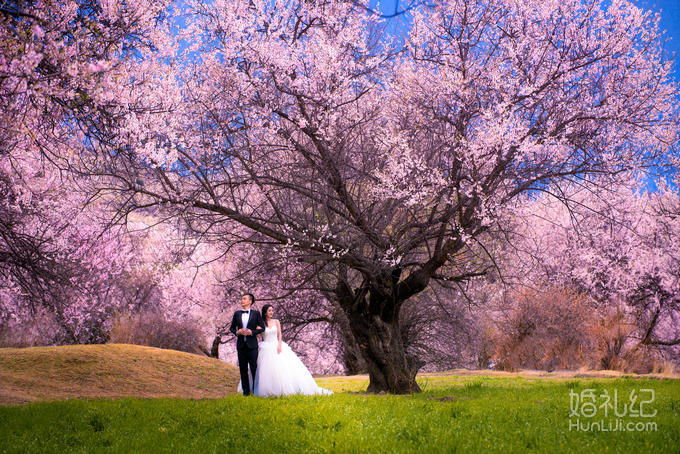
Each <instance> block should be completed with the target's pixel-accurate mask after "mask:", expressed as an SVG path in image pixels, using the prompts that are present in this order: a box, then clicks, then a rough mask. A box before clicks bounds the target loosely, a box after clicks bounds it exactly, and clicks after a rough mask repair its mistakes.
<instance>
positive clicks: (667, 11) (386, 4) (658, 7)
mask: <svg viewBox="0 0 680 454" xmlns="http://www.w3.org/2000/svg"><path fill="white" fill-rule="evenodd" d="M537 1H540V0H537ZM632 1H633V3H635V4H637V5H638V6H640V7H642V8H645V9H648V10H652V11H654V12H661V24H660V26H661V29H662V30H666V36H668V37H669V38H670V40H669V41H668V42H666V43H665V44H664V47H665V49H666V50H668V51H669V53H671V52H675V55H679V54H680V0H632ZM377 3H378V2H377V0H371V2H370V4H371V6H375V5H376V4H377ZM408 3H409V0H382V1H380V10H381V11H382V12H383V14H394V12H395V6H397V7H398V9H399V10H402V9H403V7H404V5H408ZM400 22H402V24H399V25H397V24H394V25H396V26H397V27H398V28H402V27H404V25H403V20H402V21H400ZM390 25H392V24H390ZM669 57H670V55H669ZM676 60H677V58H676ZM675 79H676V80H678V81H680V63H679V62H677V61H676V63H675Z"/></svg>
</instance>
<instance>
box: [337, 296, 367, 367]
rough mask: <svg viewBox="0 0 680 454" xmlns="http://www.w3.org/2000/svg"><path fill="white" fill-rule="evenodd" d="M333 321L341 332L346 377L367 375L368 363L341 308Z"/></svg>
mask: <svg viewBox="0 0 680 454" xmlns="http://www.w3.org/2000/svg"><path fill="white" fill-rule="evenodd" d="M333 319H334V320H335V322H336V324H337V326H338V331H339V332H340V340H341V342H342V345H341V348H342V365H343V366H344V367H345V375H358V374H364V373H366V371H367V370H368V369H367V367H366V361H364V359H363V357H362V355H361V351H360V350H359V343H358V342H357V340H356V339H355V338H354V334H353V333H352V329H351V327H350V323H349V319H348V318H347V314H345V312H344V311H343V310H342V308H341V307H338V308H337V311H336V312H335V314H334V316H333Z"/></svg>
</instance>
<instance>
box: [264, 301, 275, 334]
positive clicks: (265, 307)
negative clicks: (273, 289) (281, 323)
mask: <svg viewBox="0 0 680 454" xmlns="http://www.w3.org/2000/svg"><path fill="white" fill-rule="evenodd" d="M270 307H274V306H272V305H271V304H265V305H264V306H262V320H264V327H265V328H266V327H267V326H268V322H267V311H268V310H269V308H270Z"/></svg>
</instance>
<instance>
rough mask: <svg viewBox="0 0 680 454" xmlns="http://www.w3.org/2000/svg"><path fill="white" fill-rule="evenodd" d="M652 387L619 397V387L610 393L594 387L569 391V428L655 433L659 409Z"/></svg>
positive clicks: (576, 429) (582, 430)
mask: <svg viewBox="0 0 680 454" xmlns="http://www.w3.org/2000/svg"><path fill="white" fill-rule="evenodd" d="M654 397H655V394H654V390H653V389H646V388H645V389H639V390H635V389H633V390H632V391H631V392H630V394H629V395H628V399H626V398H625V395H623V396H621V397H619V393H618V390H616V389H615V390H614V392H613V393H610V392H609V391H608V390H606V389H605V390H604V391H601V392H600V394H599V395H598V394H597V393H596V390H595V389H593V388H587V389H584V390H582V391H581V392H580V393H577V392H574V390H569V430H570V431H572V430H574V431H577V432H590V431H599V432H617V431H618V432H644V431H646V432H651V431H654V432H656V430H657V427H656V421H651V420H650V418H653V417H655V416H656V409H652V408H650V407H651V405H652V404H653V403H654Z"/></svg>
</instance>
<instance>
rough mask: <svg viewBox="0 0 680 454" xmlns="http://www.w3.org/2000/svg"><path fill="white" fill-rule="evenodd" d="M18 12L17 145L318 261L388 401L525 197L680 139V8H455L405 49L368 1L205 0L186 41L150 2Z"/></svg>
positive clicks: (642, 159)
mask: <svg viewBox="0 0 680 454" xmlns="http://www.w3.org/2000/svg"><path fill="white" fill-rule="evenodd" d="M17 5H18V6H17V7H16V8H13V9H12V8H10V9H11V11H10V9H8V10H7V11H4V10H3V20H4V22H3V33H4V34H5V35H6V36H12V37H13V38H12V39H11V40H9V41H7V42H8V43H9V44H3V46H5V47H3V57H2V58H3V59H4V60H2V61H0V69H1V70H2V71H4V73H6V74H10V76H7V77H5V78H4V79H2V80H3V81H10V80H11V81H12V83H7V84H5V83H4V82H3V86H4V87H14V86H18V87H20V88H19V92H20V93H21V96H18V97H15V99H18V101H16V105H13V106H11V110H13V111H21V112H26V115H25V116H26V117H27V118H29V119H30V123H26V122H23V123H21V124H22V125H28V127H26V128H25V129H22V131H23V132H22V131H19V132H17V131H13V134H14V135H15V136H17V137H20V139H17V140H22V141H24V142H25V143H29V144H31V146H34V147H39V148H40V149H41V151H43V153H44V154H45V155H47V156H50V155H51V156H53V157H54V159H55V160H57V159H59V160H65V162H66V163H67V164H68V166H69V168H70V169H71V170H73V171H75V172H77V173H79V174H80V175H86V176H88V177H89V179H88V181H89V182H90V183H91V184H92V185H93V189H94V190H96V191H99V192H98V194H100V195H101V194H110V195H113V194H116V195H115V197H111V198H110V199H107V202H110V203H111V204H112V205H115V204H118V208H119V213H120V216H121V218H125V217H126V216H127V215H128V214H129V213H131V212H132V211H134V210H140V209H149V208H150V207H159V208H162V209H163V210H165V212H166V213H167V214H169V215H171V216H175V217H178V218H179V217H181V218H183V219H185V220H186V222H187V225H188V226H190V228H191V230H192V231H193V232H195V233H196V234H198V235H199V236H200V237H201V238H207V237H214V238H218V239H219V241H220V242H221V243H222V244H223V247H224V249H225V250H228V249H229V248H232V247H236V246H238V245H240V244H251V245H257V246H266V247H272V248H276V251H277V253H279V254H283V255H284V256H285V257H287V260H289V261H291V262H293V263H298V264H308V265H309V266H304V267H302V269H303V270H305V272H309V273H316V274H317V275H319V274H320V275H321V276H322V277H324V278H325V281H326V282H328V283H330V284H331V285H326V286H324V287H325V290H326V291H327V292H330V294H332V295H333V298H332V301H334V302H337V305H338V306H339V307H340V308H341V310H342V312H343V313H344V315H345V316H346V318H347V320H348V326H349V329H350V330H351V333H352V335H353V337H354V339H355V340H356V342H357V343H358V345H359V346H360V349H361V350H360V351H361V354H362V356H363V359H364V360H365V362H366V365H367V368H368V371H369V376H370V385H369V390H370V391H387V392H391V393H408V392H414V391H418V389H419V388H418V385H417V383H416V381H415V375H416V373H417V371H418V367H419V362H418V358H414V357H413V356H410V355H409V354H408V352H407V351H406V348H405V346H404V342H403V339H404V336H403V333H402V325H401V324H400V318H401V314H402V310H403V309H404V307H405V306H407V305H409V303H410V302H412V301H413V299H414V297H415V296H416V295H418V294H420V293H421V292H423V291H424V290H425V289H427V288H428V287H429V286H432V285H433V284H434V283H437V282H439V283H455V282H460V281H463V280H465V279H467V278H471V277H475V276H478V275H479V274H480V273H484V272H485V270H486V269H487V263H486V261H485V260H482V259H480V257H483V256H484V255H487V256H488V258H490V259H492V258H493V256H494V254H495V250H496V249H497V246H498V244H497V240H496V239H494V238H495V235H491V233H493V232H495V231H500V230H502V227H503V225H504V223H505V222H506V219H507V218H508V217H510V216H516V215H517V213H515V212H514V210H515V209H516V205H515V203H514V202H515V200H516V199H518V198H520V197H522V196H523V195H525V194H527V193H535V192H536V191H545V190H547V188H549V187H558V186H560V185H562V184H564V183H565V182H569V181H571V182H578V183H579V184H581V185H582V186H584V187H589V188H591V189H592V190H593V191H596V190H597V188H598V185H610V184H615V183H618V182H619V181H622V180H625V179H626V178H628V174H630V173H634V172H637V171H640V170H642V169H645V168H646V166H649V165H658V164H660V163H663V162H666V160H667V155H668V153H669V152H670V151H672V150H671V148H672V146H673V145H674V144H675V143H676V142H677V133H678V98H677V86H676V84H675V83H674V82H672V79H670V76H669V75H670V72H671V69H672V66H671V62H670V61H666V60H665V57H664V55H663V54H662V48H661V46H660V39H661V34H660V32H659V30H658V17H657V18H653V17H652V16H651V15H650V14H649V13H647V12H645V11H643V10H641V9H639V8H637V7H636V6H635V5H633V4H632V3H631V2H629V1H625V0H614V1H612V2H603V1H600V0H585V1H583V0H562V1H545V2H531V1H528V0H527V1H523V0H522V1H516V0H484V1H472V0H463V1H444V2H440V3H438V4H436V5H435V6H432V7H422V8H419V9H413V10H411V11H410V13H411V14H412V15H413V22H412V25H411V29H410V31H409V35H408V37H406V38H405V39H404V40H394V42H393V41H391V40H390V39H386V38H385V36H381V35H380V33H379V25H380V17H379V16H377V15H376V14H371V13H370V12H367V7H366V6H367V3H361V2H358V1H354V0H353V1H339V2H328V3H326V2H322V3H316V2H307V1H299V2H298V1H294V2H270V1H267V0H249V1H220V0H218V1H209V2H208V1H205V2H204V1H201V0H196V1H192V2H189V5H188V10H187V11H186V13H187V16H186V23H187V24H188V25H187V26H186V28H184V29H183V30H181V31H179V32H177V33H175V34H174V35H173V33H170V32H169V27H170V25H169V24H171V21H167V20H163V19H164V17H165V15H166V14H167V11H168V8H167V5H166V4H164V3H162V2H155V1H152V0H149V1H145V2H134V4H133V3H132V2H127V3H126V2H115V1H114V2H111V3H106V5H104V4H101V5H100V4H99V3H87V2H85V3H78V4H76V3H73V4H71V3H68V2H67V3H65V4H64V5H62V4H61V3H60V4H59V5H53V6H55V8H54V13H50V14H49V15H48V16H49V17H48V16H46V15H45V13H44V12H43V10H42V9H40V8H35V7H30V8H28V7H26V8H24V7H23V4H18V3H17ZM40 5H42V4H40ZM50 5H51V4H50ZM113 19H116V20H113ZM65 37H68V39H67V38H65ZM178 43H184V44H186V46H179V45H178ZM22 46H23V47H22ZM179 48H183V49H184V55H183V56H181V58H179V57H178V56H176V54H175V50H176V49H179ZM176 57H177V58H176ZM12 77H13V78H14V79H12ZM34 87H37V88H38V89H37V90H36V89H35V88H34ZM3 90H4V91H5V92H8V91H9V89H7V88H3ZM54 100H62V101H59V102H54ZM45 108H49V109H52V108H53V109H54V112H55V114H54V116H53V117H52V120H51V121H43V120H41V116H40V115H38V114H37V112H39V111H41V109H45ZM8 124H9V123H8ZM27 131H28V132H27ZM30 132H32V134H31V133H30ZM595 177H597V178H595ZM554 196H555V197H557V198H558V199H563V198H564V196H563V195H562V194H560V193H559V192H555V193H554ZM326 276H328V277H329V278H326ZM311 278H312V275H307V276H304V277H303V278H302V279H301V282H311V281H310V280H309V279H311Z"/></svg>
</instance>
